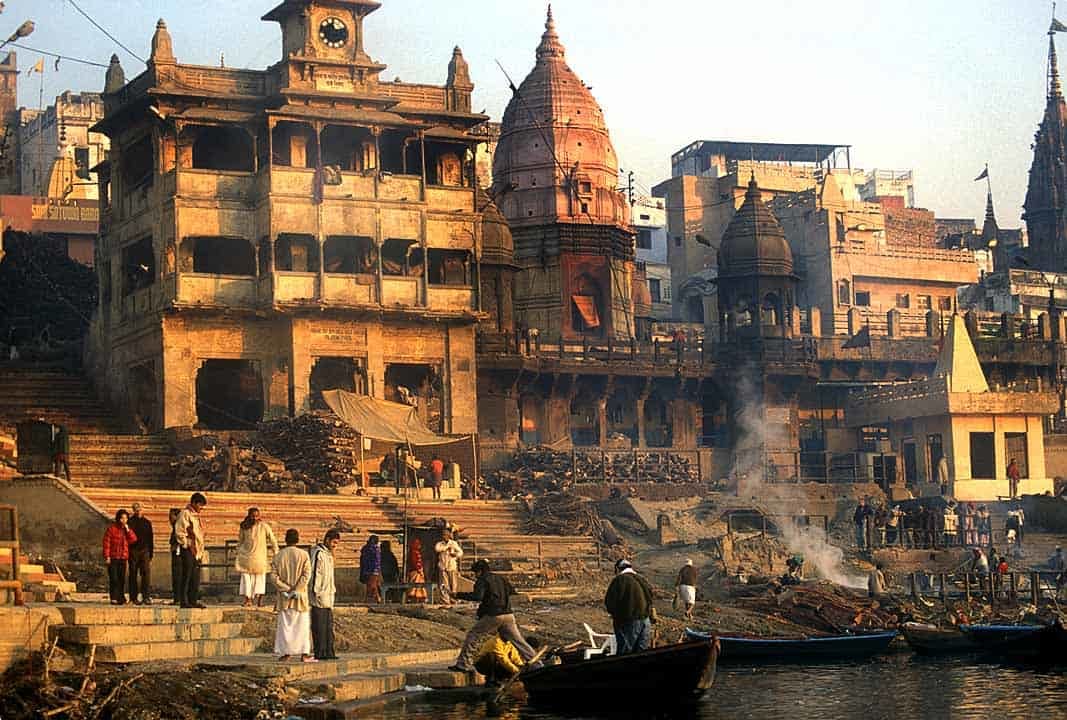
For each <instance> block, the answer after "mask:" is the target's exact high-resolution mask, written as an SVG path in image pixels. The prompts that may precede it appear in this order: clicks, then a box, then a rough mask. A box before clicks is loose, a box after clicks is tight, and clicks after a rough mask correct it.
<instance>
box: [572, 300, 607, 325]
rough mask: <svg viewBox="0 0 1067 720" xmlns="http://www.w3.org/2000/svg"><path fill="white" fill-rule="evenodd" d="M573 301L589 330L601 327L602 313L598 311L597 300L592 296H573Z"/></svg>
mask: <svg viewBox="0 0 1067 720" xmlns="http://www.w3.org/2000/svg"><path fill="white" fill-rule="evenodd" d="M571 301H572V302H573V303H574V307H576V308H578V313H579V314H580V315H581V316H582V322H584V323H585V326H586V327H587V328H590V329H592V328H598V327H600V313H598V312H597V309H596V298H594V297H593V296H592V295H571Z"/></svg>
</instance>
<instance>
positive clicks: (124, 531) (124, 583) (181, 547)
mask: <svg viewBox="0 0 1067 720" xmlns="http://www.w3.org/2000/svg"><path fill="white" fill-rule="evenodd" d="M206 505H207V499H206V498H205V497H204V496H203V495H202V494H201V493H194V494H193V495H192V497H191V498H190V499H189V504H188V505H187V506H186V507H185V508H184V509H181V510H179V509H177V508H174V509H172V510H171V511H170V525H171V533H170V555H171V590H172V593H173V596H174V604H175V605H180V606H181V607H185V608H202V607H204V606H203V604H201V602H200V564H201V562H202V561H203V559H204V525H203V521H202V520H201V517H200V511H201V510H203V509H204V507H205V506H206ZM131 507H132V508H133V514H132V515H131V514H130V513H129V512H128V511H127V510H126V509H125V508H122V509H120V510H118V511H117V512H116V513H115V520H114V522H112V523H111V524H110V525H109V526H108V528H107V530H105V531H104V540H103V556H104V562H105V564H106V565H107V575H108V596H109V598H110V600H111V604H112V605H125V604H126V603H127V602H131V603H133V604H135V605H151V604H152V560H153V559H154V558H155V535H154V532H153V528H152V521H151V520H149V519H148V518H147V517H146V516H145V515H144V513H143V512H142V508H141V504H140V503H137V502H135V503H133V505H132V506H131Z"/></svg>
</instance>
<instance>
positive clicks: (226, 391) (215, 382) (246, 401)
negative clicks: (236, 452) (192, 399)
mask: <svg viewBox="0 0 1067 720" xmlns="http://www.w3.org/2000/svg"><path fill="white" fill-rule="evenodd" d="M263 407H264V404H263V380H262V374H261V372H260V368H259V363H258V362H255V361H253V360H205V361H204V363H203V365H201V366H200V370H199V371H198V372H197V374H196V419H197V422H198V424H200V425H203V426H205V427H207V428H208V429H210V430H243V429H247V428H251V427H255V425H256V423H258V422H260V421H262V420H263Z"/></svg>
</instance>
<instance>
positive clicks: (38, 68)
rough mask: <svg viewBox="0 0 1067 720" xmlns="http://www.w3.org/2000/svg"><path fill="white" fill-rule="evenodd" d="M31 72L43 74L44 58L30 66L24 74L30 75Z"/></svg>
mask: <svg viewBox="0 0 1067 720" xmlns="http://www.w3.org/2000/svg"><path fill="white" fill-rule="evenodd" d="M33 73H41V74H42V75H44V58H41V59H40V60H38V61H37V64H36V65H34V66H33V67H31V68H30V70H29V72H27V73H26V74H27V75H32V74H33Z"/></svg>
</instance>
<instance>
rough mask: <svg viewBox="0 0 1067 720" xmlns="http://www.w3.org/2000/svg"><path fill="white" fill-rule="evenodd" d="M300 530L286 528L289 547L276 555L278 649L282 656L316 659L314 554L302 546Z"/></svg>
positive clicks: (276, 633)
mask: <svg viewBox="0 0 1067 720" xmlns="http://www.w3.org/2000/svg"><path fill="white" fill-rule="evenodd" d="M299 542H300V533H298V532H297V531H296V530H295V529H292V528H290V529H289V530H286V531H285V549H283V550H282V551H281V552H279V553H278V554H277V555H275V556H274V563H273V565H274V584H275V585H277V586H278V601H277V604H276V606H275V607H276V609H277V611H278V628H277V630H276V631H275V633H274V652H275V653H277V654H278V656H279V660H288V659H289V658H290V657H291V656H293V655H299V656H300V658H301V659H302V660H303V661H304V662H316V660H315V657H314V656H313V655H312V654H311V606H310V604H309V602H308V581H309V580H310V579H311V558H310V557H308V554H307V551H306V550H302V549H300V548H298V547H297V546H296V545H297V543H299Z"/></svg>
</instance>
